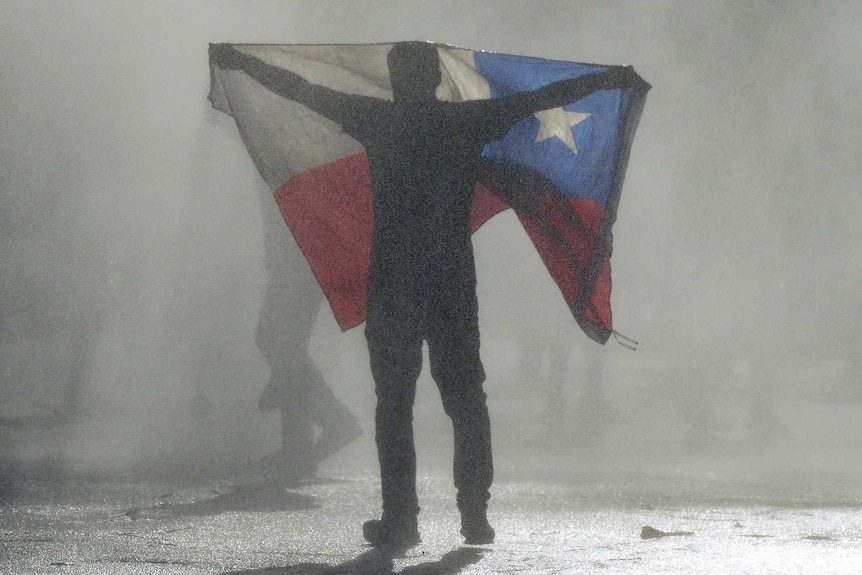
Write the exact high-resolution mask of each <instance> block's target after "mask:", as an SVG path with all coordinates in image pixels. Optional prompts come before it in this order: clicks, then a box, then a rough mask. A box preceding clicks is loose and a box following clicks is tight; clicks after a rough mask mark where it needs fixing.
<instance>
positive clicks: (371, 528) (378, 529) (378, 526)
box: [362, 519, 422, 548]
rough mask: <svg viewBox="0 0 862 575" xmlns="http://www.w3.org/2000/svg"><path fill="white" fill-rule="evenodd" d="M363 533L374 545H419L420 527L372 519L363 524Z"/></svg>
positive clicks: (405, 546) (403, 546) (402, 546)
mask: <svg viewBox="0 0 862 575" xmlns="http://www.w3.org/2000/svg"><path fill="white" fill-rule="evenodd" d="M362 535H363V536H364V537H365V540H366V541H368V542H369V543H370V544H371V545H373V546H374V547H398V548H407V547H413V546H414V545H418V544H419V542H421V541H422V540H421V539H420V538H419V529H418V528H417V527H416V524H415V523H414V524H413V525H395V524H391V523H384V522H383V521H381V520H380V519H371V520H370V521H366V522H365V523H363V524H362Z"/></svg>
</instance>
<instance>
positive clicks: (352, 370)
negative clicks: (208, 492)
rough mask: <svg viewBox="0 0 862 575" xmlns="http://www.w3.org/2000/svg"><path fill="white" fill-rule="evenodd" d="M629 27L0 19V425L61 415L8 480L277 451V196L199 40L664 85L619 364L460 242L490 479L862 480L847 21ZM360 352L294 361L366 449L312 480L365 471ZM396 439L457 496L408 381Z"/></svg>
mask: <svg viewBox="0 0 862 575" xmlns="http://www.w3.org/2000/svg"><path fill="white" fill-rule="evenodd" d="M631 4H632V3H630V2H621V1H609V2H580V1H568V2H563V1H539V0H536V1H533V2H529V3H525V2H521V1H519V0H511V1H510V0H499V1H496V2H493V1H487V2H454V1H438V2H430V3H429V2H424V3H421V8H420V7H419V3H413V2H390V1H379V0H378V1H363V0H353V1H351V2H339V1H334V0H315V1H314V2H304V1H287V0H282V1H274V0H256V1H246V2H238V1H237V2H227V1H207V2H204V1H198V0H185V1H183V2H169V1H166V0H160V1H148V2H142V1H141V2H130V1H122V0H86V1H85V0H77V1H71V2H54V1H47V0H0V240H2V247H0V250H2V251H0V286H2V290H0V305H2V308H0V309H2V322H3V324H2V330H3V331H2V334H3V337H2V340H0V410H2V412H0V418H5V419H6V420H7V423H8V422H10V421H12V420H15V421H17V420H19V419H20V418H22V417H26V416H30V415H33V414H40V413H50V412H51V409H53V408H55V407H61V406H63V405H65V403H64V402H66V397H67V395H68V390H69V389H70V387H69V386H70V385H72V387H73V388H74V386H75V383H74V382H75V381H80V382H81V383H80V386H79V387H80V394H79V396H80V397H81V398H82V401H81V403H80V405H79V406H78V409H79V411H80V413H81V417H80V418H79V419H78V421H77V422H76V423H74V424H70V425H67V426H63V427H61V428H60V429H59V431H58V429H56V428H55V429H54V430H53V431H50V432H40V431H38V430H27V429H21V428H20V426H14V425H7V426H3V427H0V434H2V439H0V449H2V450H3V451H4V453H3V454H2V455H4V456H7V455H9V454H13V455H15V456H16V457H25V458H26V457H39V456H40V454H42V455H44V454H52V453H61V454H63V455H65V456H67V457H69V458H70V461H72V463H73V465H74V466H75V467H76V468H80V469H84V470H92V469H95V470H130V469H142V468H153V467H154V466H155V467H159V468H170V467H173V468H188V467H189V466H191V467H195V466H206V467H212V468H217V469H220V468H225V469H234V468H236V467H238V466H243V465H249V464H252V463H253V462H255V461H257V459H258V458H259V457H261V456H262V455H263V454H265V453H267V452H269V451H271V450H272V449H274V448H276V447H277V446H278V421H277V417H276V416H274V415H271V414H263V413H261V412H259V411H258V410H257V399H258V395H259V393H260V391H261V390H262V389H263V386H264V385H265V383H266V381H267V379H268V368H267V366H266V363H265V362H264V360H263V357H262V356H261V354H260V352H259V351H258V350H257V348H256V346H255V341H254V335H255V326H256V323H257V319H258V312H259V310H260V306H261V302H262V297H263V289H264V286H265V270H264V259H263V238H262V234H263V231H262V226H263V223H262V222H263V215H262V213H263V212H262V210H264V209H266V204H265V203H262V202H261V201H260V200H261V197H264V196H262V194H264V195H265V194H266V190H263V189H262V186H263V184H262V182H261V180H260V177H259V176H258V175H257V173H256V172H255V170H254V168H253V166H252V163H251V160H250V159H249V158H248V156H247V154H246V152H245V149H244V147H243V146H242V144H241V142H240V139H239V136H238V134H237V132H236V128H235V126H234V125H233V122H232V120H231V119H230V118H228V117H227V116H224V115H222V114H220V113H217V112H215V111H214V110H212V109H211V108H210V106H209V102H208V101H207V98H206V96H207V92H208V88H209V74H208V63H207V43H208V42H222V41H233V42H276V43H350V42H377V41H395V40H405V39H423V40H433V41H438V42H444V43H450V44H455V45H459V46H463V47H470V48H476V49H484V50H491V51H499V52H507V53H517V54H525V55H531V56H541V57H547V58H558V59H566V60H576V61H586V62H598V63H608V64H632V65H634V67H635V69H636V70H637V71H638V72H639V73H640V74H641V75H642V76H643V77H644V78H645V79H646V80H648V81H649V82H650V83H651V84H652V85H653V89H652V91H651V92H650V94H649V96H648V99H647V105H646V108H645V111H644V114H643V117H642V121H641V124H640V128H639V131H638V134H637V136H636V138H635V142H634V148H633V153H632V158H631V162H630V166H629V170H628V175H627V178H626V184H625V187H624V191H623V197H622V200H621V204H620V210H619V218H618V220H617V223H616V226H615V229H614V231H615V238H614V240H615V241H614V254H613V259H612V265H613V279H614V291H613V299H612V303H613V309H614V319H615V327H616V329H617V330H619V331H620V332H621V333H623V334H625V335H627V336H629V337H632V338H634V339H636V340H638V341H639V342H640V345H639V350H638V351H636V352H632V351H629V350H626V349H625V348H623V347H621V346H619V345H617V344H616V343H614V341H613V340H611V341H610V342H609V343H608V345H607V346H605V347H601V346H598V345H596V344H594V343H592V342H591V341H589V340H588V339H587V338H586V337H585V336H584V335H583V334H581V333H580V331H579V328H578V327H577V324H576V323H575V321H574V320H573V319H572V318H571V316H570V315H569V313H568V311H567V310H566V307H565V305H564V303H563V301H562V298H561V297H560V296H559V294H558V292H557V291H556V288H555V286H554V285H553V283H552V282H551V280H550V278H549V277H548V275H547V273H546V272H545V271H544V269H543V266H542V265H541V263H540V262H539V261H538V258H537V256H536V255H535V253H534V251H533V249H532V247H531V246H530V244H529V242H528V240H527V239H526V236H525V235H524V234H523V232H522V231H521V229H520V226H519V225H518V224H517V221H516V220H515V219H514V217H513V216H512V215H511V214H508V213H507V214H504V215H501V216H498V217H497V218H495V219H494V220H493V221H492V222H490V223H489V224H487V225H486V227H485V228H483V229H482V230H481V231H480V232H479V233H477V235H476V236H475V243H476V253H477V259H478V266H479V275H480V277H479V282H480V285H479V290H480V310H481V312H480V313H481V321H482V330H483V331H482V334H483V358H484V361H485V364H486V369H487V371H488V374H489V379H488V382H487V384H486V385H487V391H488V394H489V397H490V405H491V410H492V420H493V422H494V433H495V449H496V453H497V465H498V469H499V470H500V471H499V473H500V474H501V476H502V477H505V476H506V474H507V473H509V474H515V473H519V474H524V475H528V476H532V475H535V476H541V475H542V474H543V473H548V472H554V473H578V472H585V471H589V472H603V473H626V474H631V473H645V472H650V473H671V474H674V473H681V472H684V473H690V474H693V475H694V476H696V477H744V478H750V479H752V480H758V481H760V480H766V481H771V480H774V481H789V480H793V481H796V480H804V481H808V482H814V483H817V482H819V481H821V480H822V481H823V482H825V484H827V485H828V484H829V482H830V481H832V480H833V479H835V478H853V477H857V476H858V475H860V473H859V471H860V468H862V461H860V455H862V439H860V431H862V418H860V415H862V381H860V379H862V378H860V375H859V369H860V367H859V365H860V364H859V363H858V358H857V357H856V356H857V355H858V354H859V353H860V352H859V347H860V345H859V344H860V343H862V327H860V320H862V307H860V302H859V296H858V294H857V290H858V287H859V285H860V279H862V262H860V258H859V249H858V242H859V241H860V239H862V232H861V231H860V229H862V225H860V224H862V200H860V196H859V193H858V192H859V176H860V172H862V169H860V162H859V158H860V127H862V126H860V118H862V94H860V85H862V78H860V67H859V54H862V40H860V35H859V33H858V32H859V26H860V23H862V5H860V4H859V3H858V2H855V1H852V0H847V1H836V2H829V3H811V2H805V1H801V0H800V1H793V2H783V3H775V2H766V1H762V2H760V1H757V2H697V3H692V2H683V1H679V0H662V1H658V0H656V1H650V2H643V3H638V4H637V7H635V8H632V7H631ZM364 345H365V344H364V337H363V335H362V331H361V328H359V329H356V330H353V331H351V332H348V333H345V334H341V333H340V332H339V331H338V329H337V326H336V324H335V322H334V320H333V318H332V315H331V313H330V312H329V311H328V309H324V310H323V312H322V313H321V314H320V315H319V318H318V323H317V325H316V328H315V334H314V338H313V343H312V348H313V354H314V357H315V360H316V361H317V363H318V365H319V366H320V368H321V369H322V371H323V372H324V374H325V375H326V376H327V378H328V379H329V381H330V383H331V385H332V387H333V389H334V391H335V392H336V394H337V395H338V396H339V397H341V398H342V399H344V400H345V401H346V402H347V403H348V404H349V405H350V407H351V409H352V410H353V411H354V413H355V414H356V415H357V417H358V418H359V420H360V422H361V423H362V425H363V426H364V427H365V429H366V434H365V435H364V436H363V438H362V439H360V440H359V441H358V442H357V443H356V444H354V445H353V446H351V448H350V449H349V450H348V451H346V452H345V453H343V454H340V455H339V456H337V457H336V458H335V459H334V460H333V461H330V462H329V463H328V465H327V468H326V469H325V470H324V471H325V472H331V473H337V472H338V471H339V470H340V469H343V468H344V467H343V466H350V469H353V468H355V467H358V468H360V469H364V470H369V471H372V472H373V471H374V470H375V466H376V460H375V454H374V450H373V440H372V433H371V429H372V427H371V423H372V413H373V392H372V383H371V378H370V374H369V372H368V367H367V358H366V355H365V347H364ZM70 382H72V383H70ZM416 417H417V427H418V432H417V435H418V436H419V442H420V449H421V452H420V471H423V467H424V469H436V468H437V467H436V465H437V463H440V465H441V467H440V469H446V468H448V467H449V465H450V463H448V462H447V461H446V460H447V458H448V457H449V454H450V453H451V445H450V444H451V431H450V427H449V425H448V422H447V421H446V420H445V416H443V414H442V408H441V407H440V404H439V398H438V396H437V392H436V390H435V389H434V386H433V383H432V382H431V380H430V378H429V377H428V375H427V372H426V373H425V374H423V376H422V381H421V382H420V391H419V399H418V404H417V415H416ZM447 450H448V451H447ZM432 453H433V454H434V455H432ZM525 454H529V457H526V456H525Z"/></svg>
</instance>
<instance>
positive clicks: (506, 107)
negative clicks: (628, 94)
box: [488, 66, 636, 137]
mask: <svg viewBox="0 0 862 575" xmlns="http://www.w3.org/2000/svg"><path fill="white" fill-rule="evenodd" d="M635 78H636V75H635V73H634V70H633V69H632V68H631V67H630V66H613V67H611V68H609V69H608V70H606V71H604V72H598V73H596V74H586V75H583V76H579V77H577V78H570V79H567V80H560V81H558V82H554V83H553V84H548V85H547V86H543V87H541V88H538V89H536V90H532V91H525V92H518V93H516V94H512V95H511V96H505V97H503V98H496V99H493V100H490V101H488V105H489V106H491V107H493V108H496V110H492V111H491V113H492V117H493V118H494V123H495V124H496V128H495V129H496V136H498V137H500V136H502V135H503V134H505V133H506V132H507V131H508V130H509V128H511V127H512V126H513V125H514V124H515V123H517V122H518V121H520V120H522V119H523V118H526V117H527V116H529V115H531V114H534V113H536V112H540V111H542V110H549V109H551V108H559V107H561V106H565V105H566V104H571V103H572V102H576V101H578V100H580V99H582V98H585V97H587V96H589V95H590V94H592V93H593V92H596V91H598V90H616V89H621V90H625V89H626V88H628V87H630V86H631V85H632V83H633V82H634V81H635Z"/></svg>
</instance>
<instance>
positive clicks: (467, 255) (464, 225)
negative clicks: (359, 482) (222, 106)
mask: <svg viewBox="0 0 862 575" xmlns="http://www.w3.org/2000/svg"><path fill="white" fill-rule="evenodd" d="M211 50H213V58H214V59H215V61H216V62H217V63H218V64H219V66H221V67H222V68H223V69H241V70H243V71H245V72H246V73H248V74H249V75H250V76H252V77H253V78H255V79H256V80H257V81H258V82H260V83H261V84H262V85H264V86H265V87H267V88H268V89H270V90H272V91H273V92H275V93H276V94H279V95H281V96H283V97H285V98H288V99H290V100H294V101H296V102H299V103H301V104H303V105H305V106H307V107H309V108H310V109H312V110H314V111H316V112H318V113H320V114H321V115H323V116H325V117H327V118H329V119H330V120H333V121H334V122H336V123H338V124H340V125H341V128H342V129H343V130H344V132H345V133H347V134H348V135H350V136H352V137H353V138H355V139H356V140H358V141H359V142H360V143H361V144H362V145H363V146H364V148H365V151H366V154H367V156H368V163H369V166H370V172H371V182H372V196H373V210H374V229H373V235H372V242H371V264H370V269H369V271H368V315H367V319H366V328H365V334H366V338H367V341H368V350H369V355H370V360H371V370H372V374H373V376H374V382H375V391H376V394H377V411H376V416H375V431H376V442H377V451H378V457H379V460H380V475H381V483H382V496H383V514H382V517H381V519H380V520H376V519H375V520H371V521H368V522H366V523H365V525H363V533H364V535H365V538H366V539H367V540H368V541H369V542H370V543H372V544H374V545H387V544H392V545H397V546H402V545H413V544H416V543H418V542H419V532H418V528H417V515H418V513H419V505H418V499H417V496H416V454H415V449H414V443H413V425H412V417H413V415H412V409H413V401H414V397H415V390H416V380H417V378H418V376H419V374H420V371H421V368H422V343H423V341H426V342H427V343H428V351H429V357H430V362H431V374H432V376H433V377H434V380H435V381H436V382H437V386H438V387H439V389H440V395H441V397H442V400H443V407H444V409H445V411H446V414H447V415H448V416H449V417H450V418H451V419H452V422H453V425H454V432H455V462H454V476H455V486H456V488H457V490H458V495H457V501H458V508H459V510H460V512H461V533H462V534H463V535H464V537H465V540H466V542H467V543H468V544H485V543H491V542H493V540H494V535H495V533H494V529H493V528H492V527H491V526H490V525H489V523H488V520H487V515H486V510H487V502H488V499H489V498H490V494H489V491H488V490H489V488H490V486H491V481H492V477H493V465H492V460H491V425H490V420H489V417H488V408H487V406H486V396H485V393H484V391H483V389H482V382H483V381H484V380H485V372H484V369H483V367H482V362H481V360H480V358H479V325H478V306H477V300H476V272H475V267H474V261H473V246H472V242H471V230H470V212H471V208H472V202H473V190H474V185H475V183H476V178H477V172H478V168H479V162H480V158H481V154H482V148H483V146H484V145H485V144H486V143H487V142H490V141H493V140H497V139H500V138H502V137H503V136H504V135H505V134H506V132H507V131H508V130H509V128H511V127H512V126H513V125H514V124H515V123H516V122H517V121H519V120H520V119H522V118H524V117H527V116H529V115H530V114H532V113H534V112H536V111H538V110H543V109H549V108H555V107H559V106H562V105H564V104H568V103H571V102H573V101H575V100H578V99H580V98H583V97H584V96H587V95H589V94H591V93H592V92H594V91H596V90H599V89H614V88H621V87H625V86H626V85H628V83H629V82H631V78H632V77H633V74H632V73H631V72H630V70H629V69H626V68H612V69H611V70H609V71H608V72H605V73H602V74H595V75H590V76H585V77H581V78H578V79H575V80H566V81H562V82H557V83H554V84H551V85H550V86H547V87H545V88H542V89H540V90H537V91H535V92H522V93H519V94H515V95H512V96H508V97H505V98H497V99H489V100H476V101H468V102H457V103H456V102H443V101H439V100H437V99H436V97H435V90H436V88H437V85H438V84H439V83H440V79H441V74H440V62H439V56H438V54H437V49H436V48H435V47H434V45H433V44H428V43H423V42H404V43H399V44H396V45H395V46H394V47H393V48H392V49H391V50H390V52H389V54H388V58H387V63H388V66H389V73H390V80H391V83H392V92H393V97H394V101H387V100H381V99H377V98H371V97H366V96H357V95H350V94H344V93H341V92H337V91H334V90H331V89H329V88H326V87H323V86H318V85H313V84H310V83H309V82H307V81H306V80H304V79H303V78H301V77H299V76H297V75H296V74H293V73H291V72H288V71H286V70H283V69H280V68H277V67H274V66H270V65H268V64H265V63H264V62H262V61H260V60H259V59H256V58H253V57H251V56H248V55H245V54H243V53H241V52H239V51H238V50H236V49H233V48H232V47H230V46H227V45H214V46H212V47H211Z"/></svg>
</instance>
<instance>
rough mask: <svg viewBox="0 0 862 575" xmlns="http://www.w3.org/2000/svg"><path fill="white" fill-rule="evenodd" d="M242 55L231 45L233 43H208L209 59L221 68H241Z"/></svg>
mask: <svg viewBox="0 0 862 575" xmlns="http://www.w3.org/2000/svg"><path fill="white" fill-rule="evenodd" d="M242 56H243V55H242V54H241V53H240V52H237V50H236V49H235V48H234V47H233V44H210V59H211V60H212V61H213V62H215V63H216V64H218V65H219V67H220V68H221V69H223V70H236V69H238V68H241V67H242Z"/></svg>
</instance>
